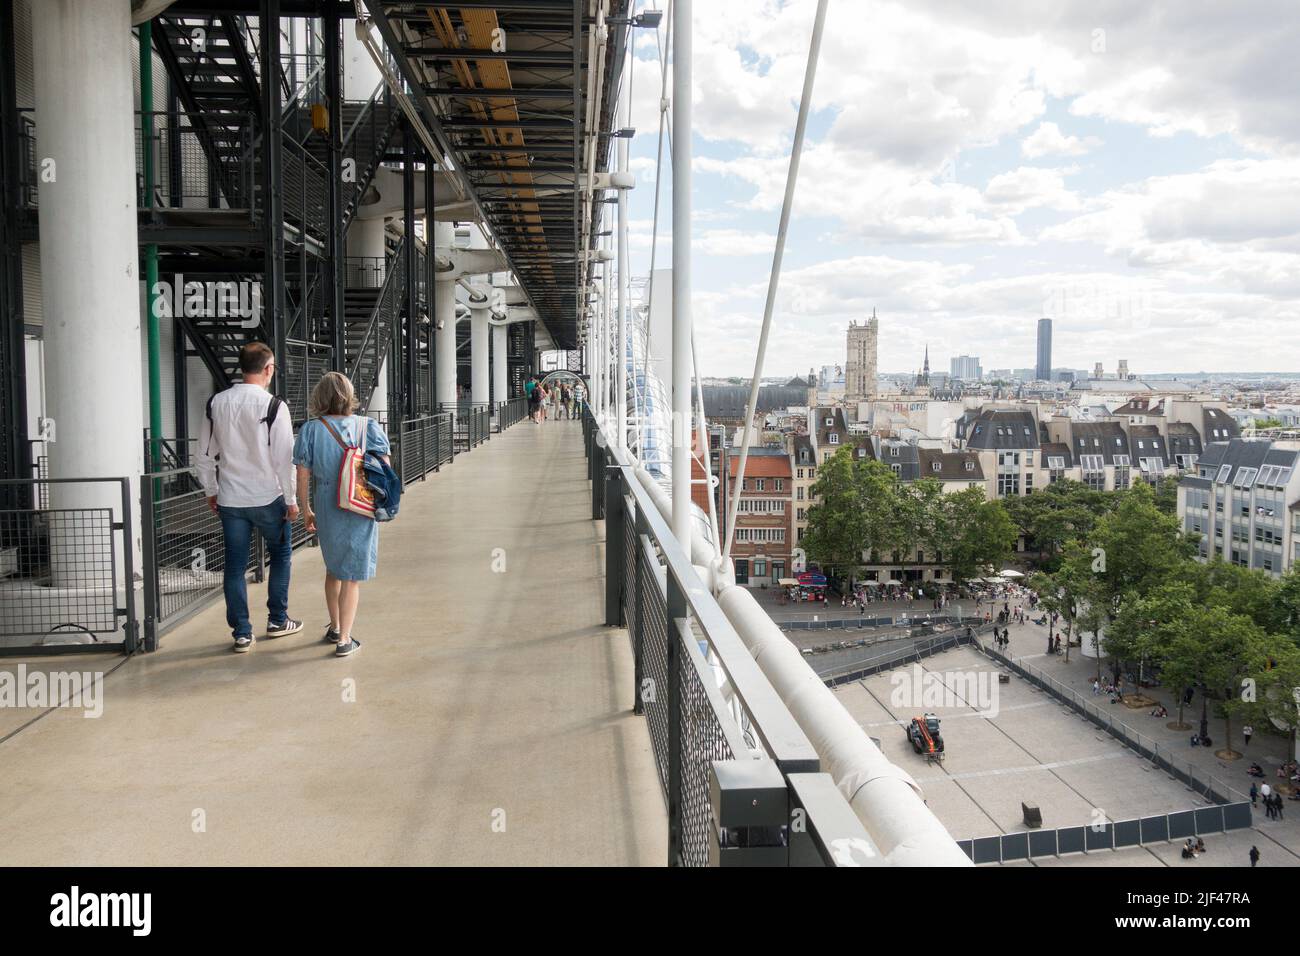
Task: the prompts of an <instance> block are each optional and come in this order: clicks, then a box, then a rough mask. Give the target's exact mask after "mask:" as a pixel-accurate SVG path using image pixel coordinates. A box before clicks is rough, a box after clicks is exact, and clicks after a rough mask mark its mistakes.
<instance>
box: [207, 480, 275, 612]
mask: <svg viewBox="0 0 1300 956" xmlns="http://www.w3.org/2000/svg"><path fill="white" fill-rule="evenodd" d="M217 511H218V513H219V514H220V515H221V530H222V532H223V533H224V534H225V539H226V568H225V580H224V584H225V591H226V623H227V624H229V625H230V630H231V634H232V635H233V636H235V637H249V636H251V635H252V633H253V625H252V624H250V623H249V620H248V584H247V582H246V581H245V579H244V576H245V573H246V571H247V569H248V548H249V545H250V544H252V541H253V529H254V528H257V530H258V531H260V532H262V540H263V541H265V542H266V550H267V552H268V553H269V554H270V556H271V580H270V582H269V583H268V585H267V588H266V610H267V616H268V618H269V620H270V622H271V623H272V624H283V623H284V622H285V621H286V620H288V618H289V563H290V560H291V559H292V556H293V540H292V538H291V537H290V526H289V509H288V507H287V506H286V505H285V503H284V496H283V495H281V496H280V497H279V498H276V499H275V500H274V501H272V502H271V503H270V504H269V505H262V506H261V507H260V508H227V507H226V506H225V505H219V506H218V507H217Z"/></svg>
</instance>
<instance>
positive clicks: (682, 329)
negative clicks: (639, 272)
mask: <svg viewBox="0 0 1300 956" xmlns="http://www.w3.org/2000/svg"><path fill="white" fill-rule="evenodd" d="M692 6H693V3H692V0H677V6H676V9H675V10H673V34H674V36H673V126H674V127H675V129H676V130H677V136H676V137H674V139H673V349H672V354H673V378H672V407H673V426H672V432H673V433H672V460H673V462H672V483H673V518H672V529H673V534H674V535H675V536H676V537H677V539H678V540H679V541H689V540H690V535H691V518H690V515H691V511H690V508H691V435H690V432H691V77H692V71H691V66H692V63H691V56H692V53H691V41H692V29H691V20H692ZM620 208H622V200H621V199H620ZM621 272H622V269H620V273H621ZM620 281H623V280H620Z"/></svg>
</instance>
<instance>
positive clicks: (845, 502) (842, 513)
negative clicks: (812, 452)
mask: <svg viewBox="0 0 1300 956" xmlns="http://www.w3.org/2000/svg"><path fill="white" fill-rule="evenodd" d="M845 451H846V449H841V450H840V451H839V452H837V453H836V454H834V455H832V456H831V457H830V459H829V460H827V461H826V462H824V463H823V464H822V466H821V467H820V468H818V469H817V480H816V481H815V482H814V483H813V486H812V489H811V494H812V496H813V498H814V499H815V500H816V504H814V505H813V506H812V507H811V508H809V509H808V530H807V531H806V532H805V534H804V539H803V546H804V550H805V551H806V552H807V553H808V557H809V558H812V559H813V560H815V561H817V562H818V563H819V564H821V565H822V566H823V567H824V568H835V569H837V570H840V571H844V572H847V573H849V574H852V572H853V571H854V570H855V569H856V568H857V567H858V566H859V565H860V564H861V563H862V548H863V545H864V543H865V542H866V540H867V522H866V515H865V513H864V512H863V510H862V508H861V505H860V500H859V498H860V496H859V487H858V482H857V478H856V475H855V469H854V463H853V458H852V457H851V456H850V455H847V454H845Z"/></svg>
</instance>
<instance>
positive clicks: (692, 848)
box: [583, 415, 871, 866]
mask: <svg viewBox="0 0 1300 956" xmlns="http://www.w3.org/2000/svg"><path fill="white" fill-rule="evenodd" d="M583 430H584V439H585V444H586V451H587V455H588V461H589V464H590V471H589V474H590V476H591V478H592V516H593V518H600V517H603V518H604V520H605V541H606V548H605V556H606V568H605V582H606V595H605V598H606V600H605V609H606V611H605V613H606V621H605V622H606V624H608V625H611V626H625V627H626V628H627V630H628V636H629V639H630V641H631V643H632V652H633V659H634V675H635V676H634V683H633V686H632V687H631V688H629V690H630V692H631V696H632V698H633V702H634V703H633V708H634V711H635V712H636V713H637V714H641V715H643V716H645V718H646V724H647V729H648V730H649V733H650V739H651V743H652V748H653V752H654V760H655V766H656V768H657V772H658V776H659V781H660V785H661V787H662V789H663V792H664V796H665V800H666V803H667V808H668V863H669V865H672V866H710V865H712V866H771V865H775V866H797V865H811V866H825V865H830V866H835V865H846V864H853V863H855V862H860V861H861V860H862V857H863V855H864V853H865V854H870V852H871V851H870V849H869V848H870V847H871V843H870V840H869V839H868V838H867V835H866V831H865V829H864V828H863V827H862V824H861V822H860V821H859V820H858V819H857V817H856V816H855V815H854V813H853V810H852V809H851V808H850V807H849V805H848V802H847V801H846V800H845V798H844V796H843V795H842V794H841V793H840V792H839V791H838V790H837V789H836V788H835V786H834V784H833V782H832V781H831V778H830V776H829V775H828V774H824V773H821V772H820V761H819V759H818V757H817V754H816V752H815V750H814V749H813V747H812V744H811V743H810V742H809V741H808V739H807V737H806V736H805V735H804V734H803V732H802V731H801V730H800V729H799V726H798V725H797V724H796V723H795V721H794V718H793V716H792V715H791V714H790V711H789V710H788V708H786V706H785V704H784V702H783V701H782V700H781V699H780V698H779V697H778V696H777V694H776V692H775V691H774V690H773V688H772V686H771V684H770V683H769V682H768V680H767V678H766V677H765V676H764V674H763V673H762V671H761V670H760V669H759V667H758V664H757V663H756V662H755V660H754V658H753V656H752V655H751V654H750V653H749V651H748V649H747V648H746V647H745V645H744V643H743V641H742V640H741V639H740V636H739V635H738V634H737V633H736V631H735V629H734V628H733V627H732V625H731V623H730V622H729V621H728V620H727V618H726V617H725V615H724V614H723V612H722V609H721V608H720V607H719V606H718V603H717V602H716V601H715V600H714V598H713V597H712V595H711V594H710V593H709V591H708V589H707V588H706V587H705V586H704V584H703V582H701V581H700V579H699V577H698V576H697V574H696V571H695V568H694V567H693V566H692V564H691V561H690V558H689V555H688V554H687V552H686V551H684V550H683V548H682V546H681V545H680V544H679V543H678V541H677V540H676V538H674V537H673V535H672V532H671V531H670V530H669V528H668V525H667V522H665V521H664V519H663V516H662V515H661V514H660V513H659V511H658V509H657V508H656V507H655V505H654V503H653V501H652V500H651V498H650V495H649V493H648V492H647V491H646V490H645V488H644V487H642V485H641V484H640V481H639V480H638V478H637V477H636V475H635V472H634V470H633V469H632V467H630V464H629V463H628V462H627V461H625V460H621V459H620V457H619V456H617V455H615V454H614V453H613V452H612V450H611V449H610V448H609V447H608V446H607V444H606V442H605V441H604V438H603V435H602V433H601V431H600V429H599V426H597V425H596V423H595V422H594V421H592V420H591V418H590V415H584V418H583ZM724 687H725V688H726V695H724V691H723V688H724ZM793 821H798V824H797V825H795V824H794V823H793ZM864 848H865V849H864Z"/></svg>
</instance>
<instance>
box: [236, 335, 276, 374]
mask: <svg viewBox="0 0 1300 956" xmlns="http://www.w3.org/2000/svg"><path fill="white" fill-rule="evenodd" d="M273 357H274V356H273V355H272V353H271V349H270V347H269V346H268V345H267V344H266V343H265V342H249V343H248V344H247V345H245V346H244V347H243V348H242V349H240V350H239V370H240V371H241V372H243V373H244V374H245V375H260V374H262V372H263V371H265V369H266V366H267V365H268V364H270V361H271V359H272V358H273Z"/></svg>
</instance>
